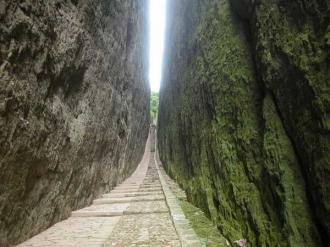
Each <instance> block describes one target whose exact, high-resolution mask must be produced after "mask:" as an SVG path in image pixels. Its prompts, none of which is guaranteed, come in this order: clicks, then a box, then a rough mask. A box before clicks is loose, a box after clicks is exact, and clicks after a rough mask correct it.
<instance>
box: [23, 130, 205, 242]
mask: <svg viewBox="0 0 330 247" xmlns="http://www.w3.org/2000/svg"><path fill="white" fill-rule="evenodd" d="M154 143H155V140H154V133H153V132H151V135H150V137H149V139H148V142H147V145H146V149H145V153H144V156H143V160H142V161H141V163H140V164H139V166H138V168H137V169H136V171H135V172H134V173H133V175H132V176H131V177H130V178H128V179H126V180H125V181H124V182H123V183H122V184H120V185H118V186H117V187H116V188H114V189H113V190H112V191H111V192H110V193H108V194H104V195H103V197H102V198H100V199H96V200H94V202H93V205H91V206H89V207H86V208H83V209H80V210H77V211H74V212H72V214H71V217H70V218H69V219H67V220H64V221H62V222H60V223H57V224H55V225H54V226H52V227H51V228H49V229H47V230H46V231H44V232H42V233H40V234H38V235H37V236H35V237H33V238H31V239H29V240H27V241H26V242H24V243H22V244H19V245H18V246H19V247H43V246H44V247H47V246H53V247H57V246H58V247H59V246H67V247H69V246H81V247H82V246H93V247H94V246H95V247H96V246H118V247H124V246H171V247H174V246H192V247H193V246H200V243H199V240H198V238H197V236H196V234H195V232H194V230H192V228H191V227H190V223H189V221H188V220H187V219H186V218H185V216H184V213H183V212H182V210H181V208H180V206H179V204H178V203H177V201H176V197H175V196H174V195H173V193H172V192H171V190H170V187H169V186H168V184H167V182H166V180H165V179H164V177H163V175H162V173H163V172H164V171H163V169H159V168H158V164H157V163H155V157H154V152H150V150H154V149H153V148H152V149H150V146H151V145H154Z"/></svg>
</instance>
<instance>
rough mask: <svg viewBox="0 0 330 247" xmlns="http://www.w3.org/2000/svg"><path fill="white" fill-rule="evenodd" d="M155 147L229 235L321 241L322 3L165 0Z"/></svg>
mask: <svg viewBox="0 0 330 247" xmlns="http://www.w3.org/2000/svg"><path fill="white" fill-rule="evenodd" d="M167 12H168V21H167V30H166V35H167V39H166V48H165V61H164V63H165V64H164V77H163V84H162V87H161V92H160V109H159V119H158V146H159V152H160V157H161V160H162V162H163V164H164V166H165V168H166V170H167V171H168V173H169V174H170V176H171V177H172V178H174V179H175V180H176V181H177V182H179V183H180V185H181V186H182V187H183V188H184V189H185V191H186V192H187V195H188V198H189V200H190V201H192V202H193V203H194V204H195V205H197V206H199V207H200V208H202V209H203V210H204V212H206V213H207V214H208V215H209V216H210V217H211V218H212V219H213V221H214V223H215V224H216V226H217V228H218V229H219V230H220V231H221V233H222V234H223V235H224V236H225V237H227V238H228V239H229V240H230V241H232V242H233V241H235V240H237V239H239V238H241V237H245V238H247V240H248V243H249V246H256V247H264V246H272V247H273V246H274V247H275V246H276V247H280V246H281V247H285V246H287V247H297V246H310V247H311V246H315V247H317V246H318V247H319V246H327V245H328V244H327V243H328V242H325V241H324V240H328V239H329V237H330V158H329V154H330V127H329V126H330V125H329V121H330V120H329V111H330V104H329V103H330V93H329V92H330V91H329V89H330V85H329V82H330V70H329V68H330V54H329V53H330V26H329V21H330V20H329V17H330V3H329V1H325V0H313V1H311V0H308V1H307V0H296V1H284V0H274V1H268V0H258V1H252V0H231V1H229V0H181V1H174V0H169V1H168V6H167Z"/></svg>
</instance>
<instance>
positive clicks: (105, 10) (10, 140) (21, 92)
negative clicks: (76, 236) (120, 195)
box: [0, 0, 150, 245]
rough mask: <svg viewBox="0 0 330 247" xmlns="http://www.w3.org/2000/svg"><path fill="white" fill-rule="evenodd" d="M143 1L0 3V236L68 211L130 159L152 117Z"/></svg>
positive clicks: (126, 167) (139, 150) (24, 233)
mask: <svg viewBox="0 0 330 247" xmlns="http://www.w3.org/2000/svg"><path fill="white" fill-rule="evenodd" d="M147 9H148V8H147V2H146V1H144V0H79V1H78V0H71V1H69V0H54V1H42V0H24V1H18V0H3V1H1V2H0V20H1V24H0V78H1V80H0V147H1V148H0V242H1V243H2V244H5V243H7V244H15V243H18V242H20V241H22V240H24V239H27V238H28V237H30V236H32V235H35V234H37V233H38V232H40V231H42V230H44V229H46V228H47V227H49V226H50V225H52V224H54V223H55V222H57V221H59V220H61V219H64V218H66V217H68V216H69V214H70V212H71V210H73V209H77V208H81V207H83V206H86V205H87V204H89V203H90V202H91V201H92V199H93V198H95V197H97V196H99V195H101V194H103V193H105V192H106V191H109V190H110V189H111V188H113V187H114V186H115V185H116V184H117V183H118V182H121V181H123V180H124V178H126V177H127V176H129V175H130V174H131V173H132V172H133V171H134V169H135V168H136V166H137V164H138V162H139V160H140V159H141V158H142V154H143V150H144V143H145V141H146V138H147V135H148V125H149V93H150V92H149V91H150V89H149V86H148V85H147V61H148V59H147V48H148V42H147V37H148V35H147V14H146V13H147ZM0 245H1V244H0Z"/></svg>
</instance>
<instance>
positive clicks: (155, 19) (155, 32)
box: [149, 0, 166, 92]
mask: <svg viewBox="0 0 330 247" xmlns="http://www.w3.org/2000/svg"><path fill="white" fill-rule="evenodd" d="M165 2H166V0H149V6H150V9H149V16H150V19H149V21H150V60H149V61H150V66H149V81H150V88H151V91H153V92H158V91H159V87H160V81H161V77H162V58H163V49H164V31H165Z"/></svg>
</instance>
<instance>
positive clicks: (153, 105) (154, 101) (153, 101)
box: [150, 92, 159, 118]
mask: <svg viewBox="0 0 330 247" xmlns="http://www.w3.org/2000/svg"><path fill="white" fill-rule="evenodd" d="M158 104H159V93H157V92H151V94H150V117H151V118H156V117H157V114H158Z"/></svg>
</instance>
